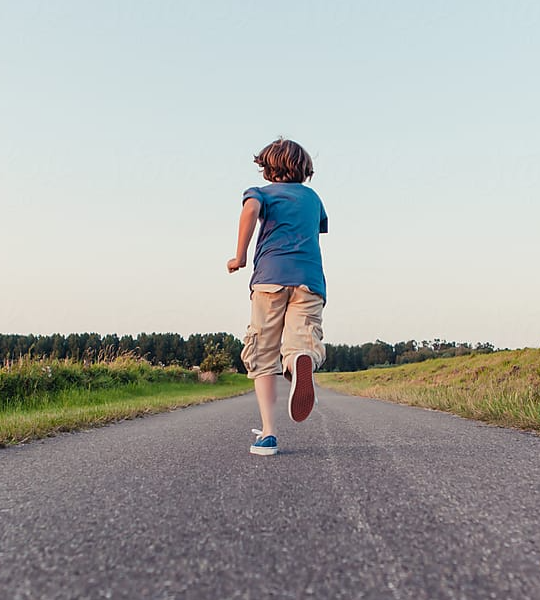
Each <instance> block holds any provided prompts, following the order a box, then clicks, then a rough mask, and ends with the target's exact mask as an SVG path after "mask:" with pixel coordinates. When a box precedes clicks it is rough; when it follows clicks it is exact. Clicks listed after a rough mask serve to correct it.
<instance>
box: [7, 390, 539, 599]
mask: <svg viewBox="0 0 540 600" xmlns="http://www.w3.org/2000/svg"><path fill="white" fill-rule="evenodd" d="M285 396H286V391H285V385H283V400H282V401H281V405H280V419H279V436H278V440H279V444H280V448H281V452H280V454H278V455H277V456H270V457H262V456H253V455H250V454H249V452H248V449H249V444H250V442H251V440H252V438H253V436H252V435H251V433H250V430H251V427H258V426H259V425H260V423H259V421H258V418H257V409H256V405H255V398H254V396H253V394H250V395H248V396H243V397H239V398H232V399H229V400H223V401H219V402H215V403H212V404H206V405H202V406H196V407H191V408H187V409H180V410H177V411H175V412H172V413H166V414H161V415H156V416H151V417H146V418H144V419H137V420H134V421H126V422H123V423H119V424H116V425H111V426H108V427H104V428H101V429H95V430H90V431H87V432H82V433H77V434H66V435H62V436H59V437H57V438H53V439H49V440H45V441H43V442H34V443H31V444H27V445H25V446H20V447H16V448H8V449H4V450H0V599H1V600H22V599H30V598H31V599H39V600H49V599H50V600H52V599H59V600H60V599H77V600H83V599H92V600H93V599H98V598H113V599H116V598H128V599H130V600H137V599H139V598H151V599H155V600H167V599H171V600H172V599H212V600H225V599H229V598H245V599H259V600H262V599H266V598H276V599H289V598H291V599H292V598H294V599H303V598H307V599H313V598H316V599H319V598H320V599H324V600H334V599H340V598H343V599H347V600H353V599H360V598H366V599H389V600H402V599H408V598H410V599H415V600H423V599H429V600H445V599H459V600H481V599H484V598H486V599H488V598H489V599H501V600H512V599H515V600H532V599H534V600H539V599H540V519H539V509H540V437H538V436H535V435H532V434H527V433H522V432H518V431H513V430H509V429H501V428H495V427H490V426H486V425H483V424H480V423H477V422H474V421H467V420H463V419H459V418H457V417H453V416H450V415H446V414H442V413H439V412H434V411H426V410H421V409H415V408H409V407H404V406H397V405H393V404H390V403H386V402H380V401H376V400H367V399H360V398H352V397H346V396H341V395H339V394H335V393H333V392H328V391H322V390H321V391H320V404H319V406H318V407H317V408H316V410H315V411H314V413H313V414H312V416H311V417H310V419H309V420H308V421H306V422H304V423H302V424H294V423H292V422H291V421H289V420H288V416H287V411H286V405H285Z"/></svg>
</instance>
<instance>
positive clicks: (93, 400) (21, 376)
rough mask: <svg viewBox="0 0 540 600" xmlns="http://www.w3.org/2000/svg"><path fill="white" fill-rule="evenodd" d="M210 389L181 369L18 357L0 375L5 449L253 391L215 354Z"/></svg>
mask: <svg viewBox="0 0 540 600" xmlns="http://www.w3.org/2000/svg"><path fill="white" fill-rule="evenodd" d="M210 350H211V351H212V352H207V356H206V359H205V360H206V361H207V364H208V365H209V366H210V368H212V369H213V370H214V373H213V374H214V378H213V379H212V380H211V382H210V383H205V382H203V381H200V377H199V373H198V372H197V371H193V370H187V369H184V368H182V367H179V366H176V365H171V366H167V367H164V366H154V365H151V364H150V363H149V362H147V361H146V360H144V359H141V358H138V357H134V356H133V355H131V354H129V353H127V354H124V355H117V356H115V357H114V358H110V357H109V358H108V359H107V360H103V359H102V360H100V361H99V362H94V363H85V362H81V361H75V360H72V359H64V360H58V359H41V360H34V359H31V358H29V357H21V358H19V359H18V360H16V361H5V362H4V365H3V366H2V367H1V368H0V447H1V446H6V445H10V444H15V443H19V442H22V441H27V440H31V439H36V438H41V437H45V436H50V435H54V434H55V433H58V432H61V431H73V430H76V429H83V428H88V427H95V426H98V425H103V424H105V423H109V422H112V421H118V420H121V419H129V418H134V417H137V416H142V415H145V414H148V413H154V412H159V411H166V410H171V409H174V408H178V407H181V406H188V405H191V404H199V403H201V402H205V401H208V400H215V399H217V398H224V397H230V396H235V395H237V394H241V393H245V392H247V391H250V390H251V389H252V382H251V381H249V380H248V379H247V378H246V377H245V376H244V375H241V374H237V373H228V372H227V373H225V372H224V371H225V369H226V368H227V366H228V361H227V360H226V357H225V356H224V355H223V353H221V351H220V350H219V349H216V348H215V347H210Z"/></svg>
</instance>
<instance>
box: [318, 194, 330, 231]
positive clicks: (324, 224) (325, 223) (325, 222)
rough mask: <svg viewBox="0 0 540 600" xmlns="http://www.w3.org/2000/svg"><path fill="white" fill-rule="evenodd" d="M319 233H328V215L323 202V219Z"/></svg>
mask: <svg viewBox="0 0 540 600" xmlns="http://www.w3.org/2000/svg"><path fill="white" fill-rule="evenodd" d="M319 233H328V215H327V214H326V211H325V210H324V206H323V203H322V202H321V220H320V224H319Z"/></svg>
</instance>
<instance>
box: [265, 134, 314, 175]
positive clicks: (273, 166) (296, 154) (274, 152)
mask: <svg viewBox="0 0 540 600" xmlns="http://www.w3.org/2000/svg"><path fill="white" fill-rule="evenodd" d="M254 162H256V163H257V164H258V165H259V166H260V167H262V169H263V177H264V178H265V179H266V180H267V181H272V182H273V183H303V182H304V181H306V179H311V177H312V175H313V162H312V161H311V156H310V155H309V154H308V153H307V152H306V151H305V150H304V149H303V148H302V146H300V144H297V143H296V142H293V141H292V140H284V139H283V138H281V137H280V138H279V139H277V140H275V141H274V142H272V143H271V144H268V146H266V147H265V148H263V149H262V150H261V151H260V152H259V154H258V155H256V156H255V159H254Z"/></svg>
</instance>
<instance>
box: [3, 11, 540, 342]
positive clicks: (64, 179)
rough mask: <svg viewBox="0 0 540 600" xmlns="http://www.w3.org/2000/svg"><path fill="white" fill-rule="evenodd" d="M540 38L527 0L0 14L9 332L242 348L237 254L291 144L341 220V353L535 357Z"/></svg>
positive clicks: (335, 242) (331, 263) (334, 279)
mask: <svg viewBox="0 0 540 600" xmlns="http://www.w3.org/2000/svg"><path fill="white" fill-rule="evenodd" d="M539 27H540V4H538V3H537V2H535V1H533V0H531V1H526V0H507V1H506V0H505V1H498V0H489V1H488V0H475V1H474V2H470V1H462V0H456V1H454V2H449V1H443V0H409V1H408V2H401V1H384V0H381V1H375V0H372V1H366V0H355V1H345V0H342V1H340V0H337V1H336V2H326V1H322V0H309V1H308V0H302V1H300V0H286V1H285V0H276V1H274V2H271V3H259V2H253V0H231V1H230V2H222V1H221V0H175V1H172V0H162V1H156V2H150V1H142V0H129V1H128V0H116V1H115V0H95V1H93V2H82V1H77V0H58V1H57V0H47V1H44V0H41V1H31V0H17V2H12V1H6V0H0V77H1V79H0V244H1V246H0V256H1V258H0V260H1V271H0V281H1V286H0V332H1V333H20V334H28V333H34V334H52V333H55V332H59V333H64V334H68V333H71V332H85V331H87V332H97V333H101V334H106V333H118V334H119V335H123V334H126V333H131V334H134V335H136V334H137V333H139V332H169V331H171V332H177V333H180V334H182V335H183V336H185V337H187V336H189V335H190V334H191V333H197V332H199V333H204V332H218V331H226V332H230V333H233V334H234V335H236V336H237V337H240V338H241V337H243V335H244V332H245V328H246V325H247V323H248V322H249V311H250V303H249V288H248V284H249V278H250V268H249V266H248V268H246V269H243V270H242V271H240V272H238V273H234V274H231V275H230V274H228V273H227V271H226V262H227V260H228V259H229V258H231V257H233V256H234V254H235V251H236V235H237V228H238V217H239V214H240V210H241V199H242V192H243V191H244V190H245V189H246V188H248V187H251V186H253V185H264V184H265V183H266V182H264V180H263V179H262V177H261V175H260V173H259V170H258V167H257V165H255V164H254V163H253V155H254V154H256V153H257V152H258V151H259V150H261V148H263V147H264V146H265V145H266V144H268V143H269V142H271V141H272V140H274V139H276V137H278V136H280V135H282V136H284V137H286V138H290V139H293V140H296V141H298V142H299V143H301V144H302V145H303V146H304V147H305V148H306V150H307V151H308V152H309V153H310V154H311V155H312V157H313V161H314V169H315V175H314V177H313V180H312V181H311V182H310V183H309V185H310V186H312V187H313V188H314V189H315V190H316V191H317V192H318V194H319V195H320V196H321V198H322V200H323V202H324V205H325V207H326V210H327V213H328V215H329V227H330V232H329V234H328V235H325V236H321V248H322V252H323V257H324V268H325V273H326V278H327V283H328V304H327V306H326V308H325V313H324V329H325V340H326V341H327V342H330V343H335V344H338V343H345V344H362V343H364V342H367V341H375V340H376V339H381V340H384V341H386V342H389V343H395V342H398V341H401V340H409V339H416V340H419V341H420V340H424V339H425V340H432V339H435V338H441V339H447V340H453V341H457V342H462V341H466V342H471V343H476V342H479V341H481V342H484V341H489V342H491V343H493V344H494V345H495V346H496V347H500V348H504V347H508V348H520V347H525V346H532V347H538V346H539V345H540V300H539V299H540V277H539V272H540V269H539V259H540V235H539V233H540V227H539V225H540V111H539V110H538V107H539V106H540V78H539V77H538V63H539V58H540V36H538V31H539ZM253 249H254V242H253V243H252V246H251V249H250V254H249V256H250V261H251V257H252V256H253Z"/></svg>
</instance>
